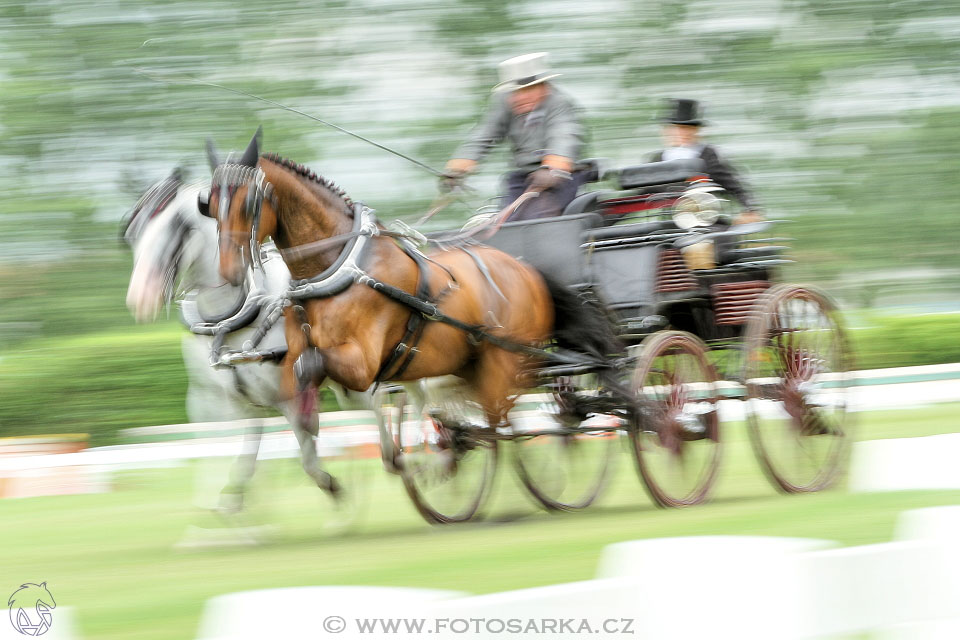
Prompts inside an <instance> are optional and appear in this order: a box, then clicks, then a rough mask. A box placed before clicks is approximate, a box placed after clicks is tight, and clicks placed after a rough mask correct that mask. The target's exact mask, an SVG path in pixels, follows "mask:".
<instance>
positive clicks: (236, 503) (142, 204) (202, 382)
mask: <svg viewBox="0 0 960 640" xmlns="http://www.w3.org/2000/svg"><path fill="white" fill-rule="evenodd" d="M201 189H202V185H200V184H185V183H184V182H183V180H182V178H181V176H180V174H179V172H178V171H175V172H174V173H173V174H172V175H171V176H170V177H168V178H165V179H163V180H161V181H159V182H157V183H156V184H154V185H153V186H152V187H151V188H150V189H148V190H147V192H146V193H145V194H144V195H143V196H142V197H141V198H140V200H139V201H138V202H137V204H136V206H135V207H134V208H133V210H132V211H131V212H130V213H129V214H128V216H127V217H126V218H125V222H124V228H123V235H124V239H125V240H126V242H127V243H128V244H129V245H130V246H131V247H132V249H133V254H134V266H133V273H132V274H131V276H130V285H129V288H128V290H127V307H128V308H129V309H130V311H131V312H132V313H133V315H134V317H135V318H136V319H137V321H138V322H148V321H152V320H154V319H156V317H157V315H158V314H159V312H160V311H161V309H163V308H164V307H165V306H166V305H168V304H169V303H170V302H172V301H173V300H174V299H175V298H177V297H180V294H181V292H187V291H189V292H191V294H190V297H191V300H192V302H190V303H189V304H191V305H192V306H191V308H192V309H200V308H201V307H202V305H201V304H200V303H201V302H202V301H203V300H205V299H207V300H211V299H212V300H214V301H215V302H218V304H217V306H220V307H224V302H226V305H225V306H226V307H227V308H226V309H225V310H224V311H223V312H222V313H219V314H211V315H214V316H215V317H212V318H205V320H207V321H212V322H218V321H220V320H223V319H224V318H226V317H229V316H231V315H232V314H234V313H236V312H239V311H240V310H241V309H250V308H251V306H252V305H254V304H259V303H266V302H268V301H269V300H271V299H274V298H275V297H277V296H279V295H280V294H282V293H283V292H284V291H286V289H287V288H288V286H289V281H290V273H289V272H288V271H287V267H286V265H285V264H284V262H283V260H282V259H281V258H280V256H279V254H278V253H277V252H276V251H275V250H273V251H267V252H266V255H264V256H263V258H264V259H263V270H262V272H260V271H259V270H258V271H257V272H251V273H250V274H249V277H248V279H247V283H246V284H245V285H244V286H243V287H232V286H230V285H228V284H227V283H226V282H225V281H224V280H223V279H222V278H221V277H220V274H219V272H218V262H217V246H218V237H217V224H216V221H214V220H212V219H210V218H207V217H205V216H203V215H201V214H200V212H199V210H198V207H197V198H198V195H199V194H200V192H201ZM208 306H209V305H208ZM201 314H202V312H201ZM251 315H252V314H251ZM264 315H265V314H263V313H261V314H259V316H257V317H256V318H255V319H254V320H253V321H252V322H250V323H248V324H246V326H244V327H243V328H239V329H238V330H236V331H232V332H231V333H229V334H227V335H226V338H225V341H224V347H226V348H227V349H228V350H236V351H239V350H241V349H242V347H243V345H244V343H245V342H247V341H249V340H251V338H252V337H253V335H254V334H255V332H257V331H258V330H259V329H260V327H261V324H262V323H263V322H264V317H263V316H264ZM213 341H214V339H213V338H212V337H210V336H206V335H195V334H192V333H188V334H187V335H185V336H184V338H183V341H182V349H183V360H184V364H185V365H186V369H187V376H188V378H189V388H188V391H187V415H188V416H189V418H190V420H191V421H193V422H197V421H219V420H236V419H241V418H258V417H262V411H261V410H260V408H262V407H273V408H276V409H277V410H279V411H280V412H281V413H282V414H283V415H284V416H285V417H286V418H287V420H288V421H289V424H290V426H291V428H292V429H293V432H294V434H295V435H296V437H297V441H298V443H299V445H300V461H301V464H302V466H303V469H304V471H306V472H307V474H308V475H309V476H310V477H311V478H312V479H313V480H314V481H315V482H316V484H317V486H318V487H320V488H321V489H323V490H324V491H326V492H328V493H329V494H331V496H333V497H334V498H339V497H341V493H342V492H341V489H342V487H341V485H340V483H339V482H338V481H337V480H336V479H335V478H334V477H333V476H331V475H330V474H329V473H327V472H326V471H324V470H323V469H322V468H321V467H320V465H319V463H318V461H317V451H316V445H315V442H314V437H315V436H316V435H317V433H318V428H319V416H318V414H317V412H316V410H315V409H314V406H315V402H316V389H310V390H307V391H305V392H304V393H303V394H301V395H300V396H298V397H296V398H294V399H292V400H290V399H284V398H283V397H282V396H281V393H280V368H279V367H278V366H276V364H273V363H265V364H245V365H238V366H234V367H226V368H214V367H213V366H211V350H212V348H213V346H214V344H213ZM285 348H286V341H285V338H284V335H283V322H277V323H275V326H273V327H271V328H270V329H269V331H267V332H266V335H265V337H264V339H263V341H262V342H261V343H260V344H259V346H258V350H261V351H264V350H269V349H285ZM327 386H328V388H330V389H331V390H332V391H333V392H334V394H335V395H336V396H337V400H338V401H339V403H340V406H341V408H345V409H371V410H372V408H373V396H372V394H371V393H370V392H367V393H356V392H347V391H346V390H344V389H343V388H342V387H340V386H339V385H336V384H329V385H327ZM381 429H382V425H381ZM261 433H262V426H257V427H255V428H253V429H251V431H250V432H249V433H248V436H247V439H246V442H245V447H244V451H243V453H242V454H241V455H240V457H239V458H238V459H237V462H236V463H235V464H234V466H233V470H232V471H231V474H230V476H231V477H230V480H229V482H228V484H227V486H226V487H225V488H224V490H223V493H222V494H221V507H222V508H224V509H225V510H228V511H233V510H238V509H239V508H240V507H241V506H242V504H243V495H244V493H245V491H246V489H247V487H248V485H249V482H250V480H251V478H252V476H253V472H254V466H255V463H256V459H257V453H258V451H259V445H260V435H261Z"/></svg>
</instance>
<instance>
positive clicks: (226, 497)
mask: <svg viewBox="0 0 960 640" xmlns="http://www.w3.org/2000/svg"><path fill="white" fill-rule="evenodd" d="M243 496H244V494H243V492H242V491H236V490H232V489H224V490H223V491H221V492H220V500H219V502H218V504H217V507H216V511H217V513H219V514H220V515H223V516H234V515H237V514H238V513H240V512H241V511H243Z"/></svg>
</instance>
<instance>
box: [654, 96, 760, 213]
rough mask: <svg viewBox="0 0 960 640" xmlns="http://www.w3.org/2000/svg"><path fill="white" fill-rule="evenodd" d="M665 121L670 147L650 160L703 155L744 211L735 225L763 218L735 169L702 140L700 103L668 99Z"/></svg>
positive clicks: (713, 177) (714, 176)
mask: <svg viewBox="0 0 960 640" xmlns="http://www.w3.org/2000/svg"><path fill="white" fill-rule="evenodd" d="M662 122H663V140H664V142H665V143H666V144H667V148H666V149H663V150H662V151H658V152H656V153H654V154H653V155H652V156H650V162H659V161H661V160H678V159H681V158H683V159H686V158H700V159H701V160H703V161H704V163H705V164H706V172H707V175H709V176H710V179H711V180H713V181H714V182H715V183H717V185H719V186H720V187H722V188H723V189H724V191H726V192H727V193H729V194H731V195H732V196H733V197H735V198H736V199H737V200H739V201H740V204H741V205H743V207H744V209H745V211H744V212H743V213H741V214H740V215H739V216H737V217H736V219H734V221H733V223H734V224H744V223H747V222H758V221H760V220H763V219H764V216H763V214H762V213H761V211H760V209H759V206H758V203H757V201H756V200H755V199H754V197H753V193H751V191H750V190H749V189H748V188H747V185H746V184H745V183H744V181H743V180H742V179H741V178H740V176H739V175H738V174H737V171H736V169H734V167H733V166H732V165H731V164H730V163H729V162H727V161H726V160H725V159H724V158H722V157H721V156H720V153H719V152H718V151H717V148H716V147H714V146H713V145H710V144H706V143H704V142H703V141H701V139H700V128H701V127H702V126H703V125H704V121H703V115H702V113H701V109H700V103H699V102H697V101H696V100H688V99H685V98H681V99H677V100H669V101H668V102H667V104H666V109H665V114H664V116H663V118H662Z"/></svg>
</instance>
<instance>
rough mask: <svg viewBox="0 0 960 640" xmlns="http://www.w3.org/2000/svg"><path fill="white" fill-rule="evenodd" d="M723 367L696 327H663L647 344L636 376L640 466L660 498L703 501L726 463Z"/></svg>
mask: <svg viewBox="0 0 960 640" xmlns="http://www.w3.org/2000/svg"><path fill="white" fill-rule="evenodd" d="M716 383H717V373H716V370H714V368H713V365H711V364H710V362H709V361H708V360H707V348H706V346H705V345H704V344H703V342H702V341H701V340H700V339H699V338H697V337H696V336H694V335H693V334H690V333H685V332H682V331H659V332H657V333H655V334H653V335H652V336H650V337H649V338H647V339H646V340H644V342H643V344H642V351H641V353H640V360H639V361H638V362H637V367H636V371H635V373H634V378H633V393H634V397H635V398H636V400H637V407H636V410H637V425H636V428H635V429H633V430H632V431H631V434H630V436H631V439H632V441H633V449H634V454H635V456H636V459H637V468H638V469H639V471H640V476H641V478H642V479H643V482H644V485H645V486H646V488H647V491H648V492H649V494H650V497H651V498H653V500H654V502H656V503H657V505H659V506H661V507H685V506H690V505H694V504H699V503H700V502H703V501H704V500H705V499H706V498H707V496H708V494H709V492H710V489H711V487H712V485H713V482H714V480H715V478H716V474H717V468H718V466H719V463H720V433H719V432H720V428H719V427H720V422H719V417H718V415H717V403H718V400H719V396H718V391H717V384H716Z"/></svg>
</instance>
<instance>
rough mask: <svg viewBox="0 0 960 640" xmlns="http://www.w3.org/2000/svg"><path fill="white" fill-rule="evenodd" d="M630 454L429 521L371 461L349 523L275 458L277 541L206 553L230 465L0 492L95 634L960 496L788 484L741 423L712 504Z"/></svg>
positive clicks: (883, 536)
mask: <svg viewBox="0 0 960 640" xmlns="http://www.w3.org/2000/svg"><path fill="white" fill-rule="evenodd" d="M958 409H960V406H957V405H941V406H936V407H930V408H924V409H917V410H911V411H885V412H874V413H870V414H863V415H861V416H860V420H859V433H860V434H861V436H862V437H869V438H876V437H898V436H919V435H928V434H934V433H944V432H949V431H951V430H953V429H954V428H955V416H956V413H957V410H958ZM505 453H509V451H506V452H505ZM508 461H509V456H505V459H504V460H503V461H502V462H508ZM617 462H618V463H619V464H618V468H617V472H616V475H615V479H614V482H613V484H612V486H611V487H610V490H609V491H608V492H607V493H606V494H605V495H604V496H603V498H602V499H601V501H600V502H599V503H598V504H597V505H595V506H593V507H591V508H590V509H589V510H587V511H585V512H583V513H577V514H562V515H550V514H546V513H542V512H540V511H538V510H537V509H536V508H535V507H534V506H533V505H532V504H531V503H530V502H529V500H528V499H527V498H526V497H525V496H524V495H523V494H522V493H521V492H520V490H519V489H518V486H517V483H516V481H515V480H514V479H513V474H512V470H511V469H510V468H509V465H507V464H503V465H502V466H501V469H500V474H499V477H498V484H497V488H496V490H495V493H494V496H493V499H492V501H491V503H490V504H489V505H488V509H487V520H486V521H484V522H479V523H476V524H468V525H463V526H454V527H443V528H431V527H429V526H427V525H426V524H424V523H423V522H422V521H421V520H420V519H419V517H418V516H417V515H416V513H415V512H414V510H413V508H412V507H411V506H410V504H409V501H408V499H407V497H406V495H405V494H404V492H403V489H402V486H401V484H400V481H399V479H397V478H394V477H391V476H387V475H386V474H385V473H384V472H383V471H381V470H380V468H379V462H378V461H369V462H367V463H363V464H366V466H367V467H369V469H368V470H369V476H368V477H369V484H368V490H369V493H370V496H369V498H368V499H367V500H365V501H364V503H365V504H366V517H365V518H364V519H363V520H362V521H361V523H360V525H359V526H358V527H357V528H356V529H354V530H351V531H350V532H349V533H348V534H343V533H339V534H338V533H332V532H327V531H326V530H325V528H324V525H325V518H326V517H327V516H328V514H329V513H330V505H329V503H328V502H327V501H326V499H325V498H323V497H322V496H321V495H320V494H319V492H318V490H316V489H315V488H313V487H311V486H309V485H308V483H307V481H306V479H305V478H304V476H303V474H302V472H301V471H300V469H299V468H298V466H297V465H296V463H295V462H294V461H292V460H282V461H275V462H270V463H266V464H264V465H262V467H261V469H260V473H258V475H257V478H256V482H255V487H254V492H253V495H252V497H251V506H250V511H249V514H248V516H247V517H248V519H249V521H250V522H254V523H269V524H271V525H272V526H273V527H274V535H273V537H272V538H271V541H270V542H269V543H268V544H266V545H265V546H262V547H258V548H243V549H217V550H208V551H203V552H199V551H196V552H177V551H174V550H173V549H172V546H173V545H174V543H176V542H177V540H178V539H180V537H181V536H182V534H183V532H184V529H185V528H186V527H187V526H188V525H190V524H195V525H202V526H213V525H216V524H217V523H216V521H214V520H213V517H212V516H210V515H207V514H205V513H204V512H202V511H200V510H198V509H196V508H193V507H191V506H190V505H191V500H192V497H193V493H194V478H195V477H196V476H197V475H198V474H199V473H200V472H201V471H202V469H203V468H205V466H207V465H209V466H212V467H214V468H220V466H221V465H218V464H217V463H200V464H195V465H193V466H188V467H183V468H177V469H166V470H144V471H129V472H125V473H122V474H119V475H118V476H117V482H116V486H115V491H114V492H113V493H108V494H99V495H85V496H73V497H67V496H64V497H49V498H34V499H24V500H6V501H3V502H0V521H2V522H3V523H4V527H3V528H2V530H0V549H2V553H0V575H2V576H3V577H4V579H5V581H6V582H7V583H8V584H9V586H10V590H11V591H12V590H13V589H14V588H15V587H16V586H17V585H19V584H20V583H21V582H25V581H34V582H40V581H44V580H46V581H47V582H48V584H49V585H50V587H51V590H52V592H53V593H54V595H55V597H56V598H57V602H58V604H61V605H64V606H70V607H74V608H75V609H76V610H77V615H78V619H79V624H80V626H81V633H82V634H83V636H84V637H86V638H103V639H110V638H125V639H130V638H136V639H153V638H156V639H160V638H163V639H167V638H190V637H193V636H194V634H195V632H196V628H197V624H198V621H199V617H200V614H201V611H202V607H203V603H204V602H205V600H206V599H208V598H210V597H212V596H215V595H217V594H221V593H226V592H232V591H238V590H245V589H259V588H271V587H282V586H297V585H324V584H344V585H346V584H370V585H397V586H415V587H429V588H441V589H454V590H461V591H468V592H472V593H484V592H493V591H501V590H507V589H517V588H523V587H532V586H537V585H545V584H553V583H558V582H565V581H573V580H583V579H588V578H590V577H592V576H593V575H594V572H595V570H596V566H597V561H598V559H599V556H600V553H601V550H602V549H603V547H604V546H605V545H607V544H610V543H613V542H618V541H623V540H631V539H637V538H650V537H660V536H677V535H704V534H752V535H780V536H804V537H813V538H824V539H830V540H836V541H838V542H839V543H841V544H844V545H856V544H865V543H872V542H880V541H885V540H889V539H890V538H891V535H892V532H893V527H894V523H895V521H896V518H897V515H898V514H899V513H900V512H901V511H903V510H905V509H910V508H915V507H922V506H931V505H940V504H960V492H957V491H945V492H902V493H886V494H860V495H853V494H848V493H846V492H844V491H843V490H834V491H829V492H825V493H821V494H817V495H809V496H789V497H788V496H782V495H779V494H777V493H776V492H775V491H774V490H773V489H772V488H771V487H770V486H769V485H768V484H767V483H766V481H765V480H764V478H763V477H762V475H761V474H760V472H759V470H758V467H757V465H756V463H755V462H754V461H753V459H752V456H751V454H750V452H749V448H748V446H747V444H746V442H745V440H744V438H743V433H742V432H740V431H739V430H738V429H733V430H732V432H731V433H729V437H728V446H727V449H726V452H725V459H724V463H723V468H722V470H721V474H720V481H719V483H718V485H717V488H716V496H715V499H714V500H713V502H711V503H710V504H708V505H704V506H702V507H697V508H693V509H688V510H682V511H677V510H660V509H657V508H655V507H653V506H652V505H651V503H650V501H649V500H648V499H647V497H646V496H645V494H644V492H643V490H642V488H641V485H640V483H639V481H638V480H637V478H636V474H635V473H634V470H633V468H632V467H633V463H632V461H631V460H630V459H629V458H628V456H627V454H626V452H624V453H623V454H622V455H620V456H619V457H618V460H617ZM318 607H322V603H318Z"/></svg>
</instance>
